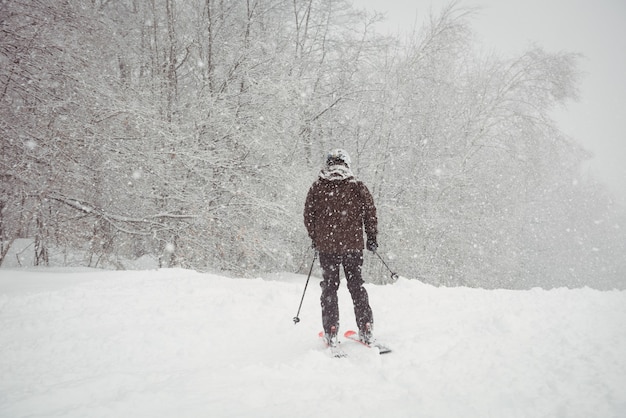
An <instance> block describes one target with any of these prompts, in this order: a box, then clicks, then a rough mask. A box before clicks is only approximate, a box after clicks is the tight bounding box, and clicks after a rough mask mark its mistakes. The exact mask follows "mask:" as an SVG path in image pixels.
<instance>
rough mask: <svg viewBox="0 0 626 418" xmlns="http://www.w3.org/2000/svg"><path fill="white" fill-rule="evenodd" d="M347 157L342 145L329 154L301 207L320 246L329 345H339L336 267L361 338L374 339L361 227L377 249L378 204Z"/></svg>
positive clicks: (368, 341)
mask: <svg viewBox="0 0 626 418" xmlns="http://www.w3.org/2000/svg"><path fill="white" fill-rule="evenodd" d="M350 164H351V161H350V156H349V155H348V153H347V152H346V151H345V150H343V149H335V150H332V151H330V152H329V153H328V155H327V158H326V165H325V166H324V167H323V168H322V169H321V171H320V173H319V177H318V178H317V179H316V181H315V182H314V183H313V185H312V186H311V188H310V189H309V192H308V194H307V197H306V202H305V206H304V224H305V226H306V229H307V232H308V234H309V237H310V238H311V240H312V241H313V244H312V245H313V248H314V249H315V250H316V251H318V253H319V259H320V266H321V268H322V277H323V280H322V282H321V283H320V286H321V287H322V295H321V298H320V302H321V307H322V325H323V327H324V338H325V339H326V342H327V343H328V345H329V346H331V347H335V346H336V345H337V333H338V331H339V306H338V299H337V290H338V288H339V280H340V279H339V268H340V266H342V265H343V270H344V273H345V276H346V280H347V282H348V290H349V291H350V295H351V296H352V303H353V305H354V315H355V317H356V323H357V326H358V328H359V339H360V340H361V341H362V342H363V343H365V344H368V345H369V344H371V343H373V342H374V339H373V335H372V330H373V325H374V318H373V315H372V308H371V307H370V304H369V297H368V294H367V290H366V289H365V288H364V287H363V283H364V282H363V278H362V276H361V267H362V266H363V248H364V241H363V232H364V230H365V234H366V236H367V241H366V248H367V249H368V250H369V251H372V252H376V250H377V248H378V244H377V242H376V234H377V224H378V220H377V218H376V207H375V206H374V199H373V198H372V195H371V194H370V192H369V190H368V189H367V187H366V186H365V184H363V183H362V182H361V181H359V180H357V178H356V177H355V176H354V174H353V173H352V171H351V169H350Z"/></svg>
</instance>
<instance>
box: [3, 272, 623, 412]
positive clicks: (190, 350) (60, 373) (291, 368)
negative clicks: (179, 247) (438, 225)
mask: <svg viewBox="0 0 626 418" xmlns="http://www.w3.org/2000/svg"><path fill="white" fill-rule="evenodd" d="M305 280H306V278H305V277H303V276H297V275H291V274H283V275H275V276H273V277H271V278H266V279H255V280H250V279H229V278H225V277H219V276H216V275H209V274H201V273H197V272H193V271H187V270H177V269H170V270H151V271H134V272H129V271H126V272H118V271H96V270H86V269H81V270H73V269H62V270H61V269H48V270H18V269H14V270H0V417H7V418H8V417H11V418H18V417H80V418H85V417H168V418H169V417H335V416H339V417H376V418H380V417H417V416H419V417H481V418H482V417H497V418H500V417H509V418H510V417H533V418H534V417H581V418H588V417H624V416H626V292H618V291H613V292H599V291H595V290H591V289H578V290H567V289H556V290H550V291H545V290H540V289H534V290H531V291H507V290H496V291H487V290H478V289H467V288H435V287H431V286H427V285H424V284H422V283H420V282H418V281H414V280H406V279H400V280H399V281H398V282H397V283H395V284H393V285H386V286H374V285H368V290H369V291H370V299H371V302H372V306H373V308H374V313H375V316H376V334H377V336H378V337H379V339H380V340H382V341H384V342H386V343H388V344H389V345H390V346H391V347H392V348H393V349H394V352H393V353H391V354H387V355H384V356H380V355H378V354H377V353H376V352H375V351H374V350H372V349H368V348H366V347H363V346H360V345H359V344H356V343H351V342H348V341H345V342H343V343H342V346H343V348H344V350H345V351H346V352H348V354H349V357H348V358H344V359H336V358H331V357H329V355H328V353H327V352H326V350H325V349H324V348H323V346H322V343H321V341H320V340H319V338H318V337H317V333H318V331H319V330H320V312H319V306H318V298H319V286H317V279H316V280H312V283H311V284H310V285H309V288H308V291H307V295H306V297H305V301H304V305H303V307H302V311H301V313H300V319H301V322H300V323H299V324H298V325H294V323H293V321H292V318H293V317H294V315H295V313H296V311H297V308H298V303H299V301H300V297H301V295H302V290H303V287H304V282H305ZM340 304H341V309H342V312H341V314H342V321H343V322H342V328H343V330H346V329H348V328H353V327H354V317H353V314H352V306H351V302H350V298H349V295H348V293H347V291H346V290H345V284H344V285H342V290H341V294H340Z"/></svg>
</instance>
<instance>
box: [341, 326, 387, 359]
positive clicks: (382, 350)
mask: <svg viewBox="0 0 626 418" xmlns="http://www.w3.org/2000/svg"><path fill="white" fill-rule="evenodd" d="M343 336H344V337H346V338H347V339H349V340H352V341H354V342H357V343H359V344H361V345H364V346H365V347H367V348H378V353H379V354H387V353H391V348H389V347H387V346H386V345H384V344H381V343H379V342H378V341H374V342H373V343H371V344H366V343H364V342H363V341H361V340H359V333H358V332H356V331H352V330H348V331H346V332H345V333H344V334H343Z"/></svg>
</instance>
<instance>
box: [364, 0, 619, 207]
mask: <svg viewBox="0 0 626 418" xmlns="http://www.w3.org/2000/svg"><path fill="white" fill-rule="evenodd" d="M352 3H353V5H354V6H355V7H357V8H359V9H368V10H375V11H378V12H383V13H386V17H387V22H386V24H385V25H384V26H381V29H382V30H388V31H390V32H393V33H398V32H399V31H400V32H403V31H409V30H410V29H412V28H413V27H414V26H415V25H417V26H418V27H419V26H420V25H421V24H422V23H423V22H424V21H425V20H426V18H427V17H428V14H429V13H430V11H431V10H432V11H433V12H434V13H435V14H438V13H439V11H440V10H441V9H442V8H443V7H444V6H446V5H448V4H449V3H450V1H448V0H352ZM459 5H460V6H467V7H474V6H479V7H481V8H482V9H481V10H480V11H478V13H477V15H476V16H475V17H474V20H473V25H472V26H473V29H474V31H475V34H476V36H477V38H478V39H479V40H481V41H482V42H483V45H484V46H485V47H486V48H488V49H495V50H496V51H499V52H501V53H503V54H509V53H510V54H511V55H513V54H516V53H520V52H522V51H524V50H525V49H526V47H528V46H529V45H530V44H531V43H536V44H537V45H539V46H541V47H543V48H544V49H545V50H546V51H554V52H556V51H568V52H578V53H582V54H583V55H584V58H583V59H582V60H581V62H580V69H581V70H582V71H583V72H584V73H585V75H584V77H583V79H582V84H581V86H580V96H581V98H580V101H579V102H577V103H571V104H569V105H568V108H567V109H565V110H564V111H559V112H557V113H555V118H556V120H557V122H558V123H559V125H560V127H561V129H562V130H563V131H564V132H565V133H566V134H568V135H570V136H571V137H573V138H575V139H576V140H578V141H579V142H580V143H581V144H582V145H583V146H584V147H585V148H586V149H587V150H590V151H592V152H593V153H594V155H595V156H594V158H593V160H592V161H591V164H590V166H589V168H588V170H590V171H591V172H592V173H594V174H595V175H596V176H597V177H599V178H600V179H602V180H604V181H605V182H607V184H608V185H609V186H610V188H611V189H612V190H613V191H614V192H615V193H616V194H617V196H618V198H619V199H620V201H621V202H622V203H625V204H626V1H624V0H594V1H591V0H462V1H460V3H459Z"/></svg>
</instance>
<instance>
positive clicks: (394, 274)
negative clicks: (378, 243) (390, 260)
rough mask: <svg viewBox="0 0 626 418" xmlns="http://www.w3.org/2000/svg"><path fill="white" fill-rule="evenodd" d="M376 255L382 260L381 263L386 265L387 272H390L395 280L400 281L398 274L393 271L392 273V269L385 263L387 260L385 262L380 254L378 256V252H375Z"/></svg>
mask: <svg viewBox="0 0 626 418" xmlns="http://www.w3.org/2000/svg"><path fill="white" fill-rule="evenodd" d="M374 254H376V255H377V256H378V258H379V259H380V261H382V262H383V264H384V265H385V267H387V270H389V273H391V278H392V279H393V280H398V274H397V273H394V272H393V271H391V269H390V268H389V266H388V265H387V263H385V260H383V258H382V257H381V256H380V254H378V251H374Z"/></svg>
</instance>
